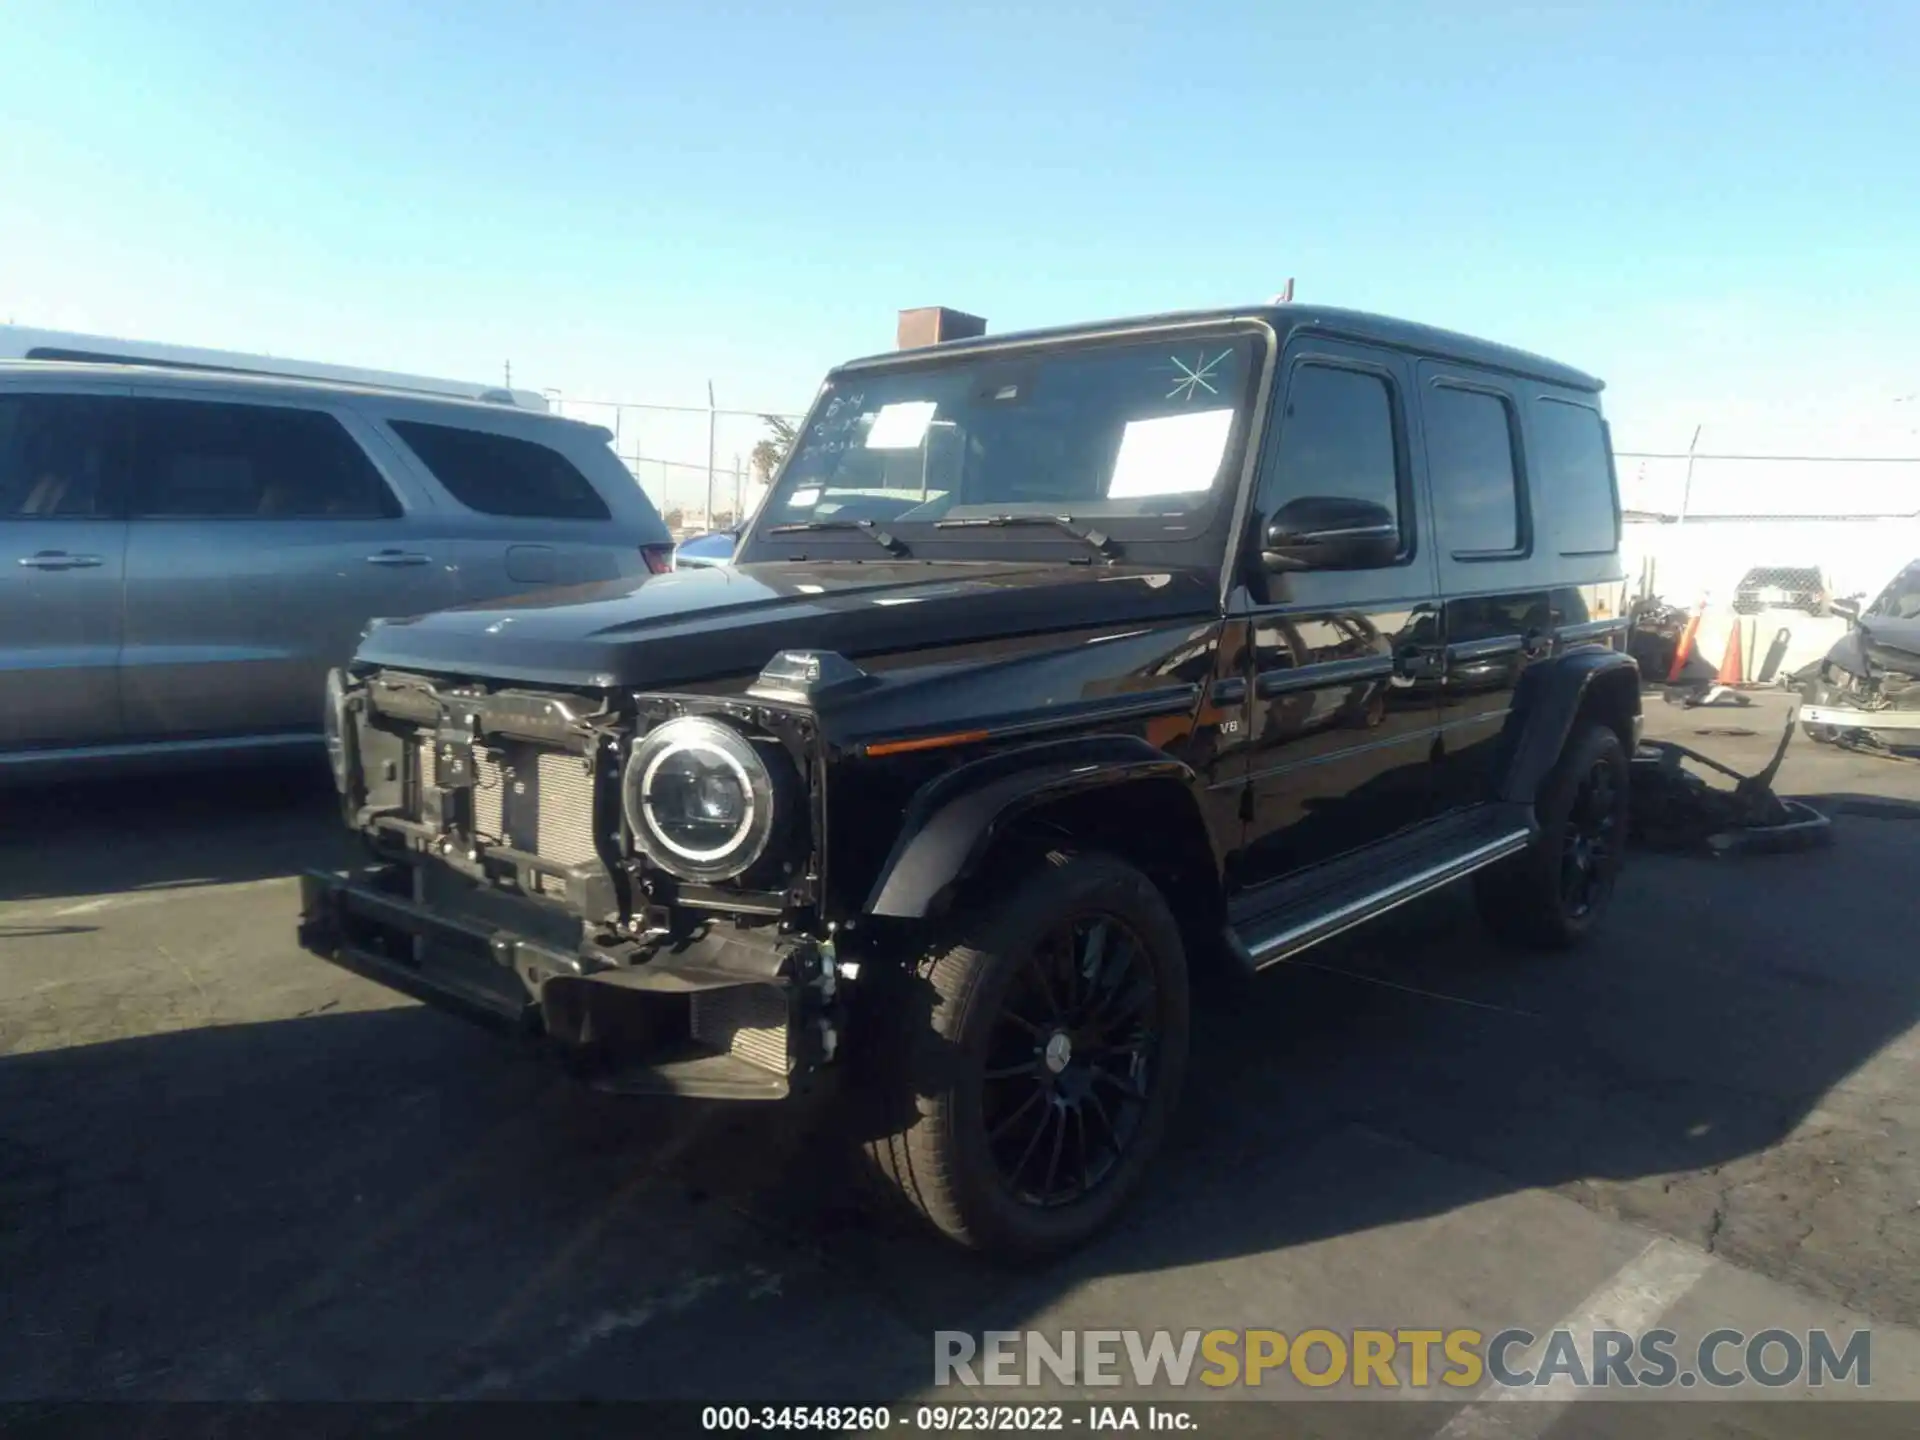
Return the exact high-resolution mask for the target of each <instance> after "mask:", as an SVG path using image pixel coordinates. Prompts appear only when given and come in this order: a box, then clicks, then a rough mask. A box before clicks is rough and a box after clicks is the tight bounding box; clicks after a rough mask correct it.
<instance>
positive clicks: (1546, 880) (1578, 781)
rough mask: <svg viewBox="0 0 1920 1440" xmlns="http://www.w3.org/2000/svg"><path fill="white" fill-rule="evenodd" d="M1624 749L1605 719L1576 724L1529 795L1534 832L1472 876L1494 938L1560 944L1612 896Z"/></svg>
mask: <svg viewBox="0 0 1920 1440" xmlns="http://www.w3.org/2000/svg"><path fill="white" fill-rule="evenodd" d="M1628 784H1629V773H1628V769H1627V753H1626V749H1625V747H1624V746H1622V745H1621V743H1620V737H1619V735H1618V734H1616V733H1615V732H1614V730H1613V728H1612V727H1611V726H1608V725H1603V724H1600V723H1599V722H1597V721H1587V722H1584V723H1581V724H1579V725H1577V726H1576V728H1575V730H1574V733H1573V734H1572V735H1571V736H1570V737H1569V738H1568V741H1567V745H1566V748H1565V749H1563V750H1562V751H1561V752H1560V759H1559V761H1558V763H1557V764H1555V766H1554V767H1553V769H1552V771H1551V772H1549V774H1548V776H1547V778H1546V780H1545V782H1544V783H1543V784H1542V785H1541V787H1540V793H1539V796H1538V798H1537V799H1536V800H1535V802H1534V813H1535V815H1536V817H1537V819H1538V821H1539V824H1540V835H1539V838H1538V839H1537V840H1535V841H1534V843H1533V844H1532V845H1530V846H1529V847H1528V848H1527V849H1525V850H1523V851H1522V852H1521V853H1520V854H1518V855H1516V856H1514V857H1513V858H1512V859H1510V860H1505V861H1502V862H1501V863H1500V864H1498V865H1493V866H1489V867H1488V868H1487V869H1485V870H1483V871H1481V872H1480V873H1479V874H1478V875H1477V876H1475V879H1474V898H1475V900H1476V901H1477V902H1478V903H1479V908H1480V916H1481V919H1482V921H1483V922H1484V923H1485V924H1486V927H1487V928H1488V929H1489V930H1490V931H1492V932H1493V933H1494V934H1495V935H1496V936H1498V937H1499V938H1501V939H1502V940H1506V941H1509V942H1512V943H1515V944H1519V945H1524V946H1528V947H1531V948H1535V949H1546V950H1565V949H1569V948H1571V947H1572V946H1574V945H1577V944H1579V943H1580V942H1581V941H1583V940H1585V939H1586V938H1587V936H1588V935H1590V934H1591V933H1592V932H1593V931H1594V929H1595V928H1596V927H1597V926H1598V924H1599V922H1600V917H1601V916H1602V915H1603V914H1604V913H1605V911H1606V907H1607V903H1608V901H1610V900H1611V899H1612V898H1613V888H1614V882H1615V880H1616V878H1617V877H1618V875H1619V873H1620V864H1621V861H1622V859H1623V858H1624V854H1623V852H1624V849H1625V845H1626V839H1627V794H1628Z"/></svg>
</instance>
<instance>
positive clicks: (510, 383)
mask: <svg viewBox="0 0 1920 1440" xmlns="http://www.w3.org/2000/svg"><path fill="white" fill-rule="evenodd" d="M512 388H513V361H511V360H509V361H507V389H509V390H511V389H512Z"/></svg>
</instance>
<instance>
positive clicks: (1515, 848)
mask: <svg viewBox="0 0 1920 1440" xmlns="http://www.w3.org/2000/svg"><path fill="white" fill-rule="evenodd" d="M1502 808H1503V810H1504V808H1505V807H1502ZM1494 819H1497V821H1498V823H1497V824H1492V825H1489V824H1487V823H1485V821H1486V820H1494ZM1448 829H1449V834H1448V836H1447V840H1448V841H1451V842H1452V843H1442V842H1439V841H1437V840H1429V841H1427V843H1424V844H1422V843H1420V842H1419V841H1418V840H1415V841H1413V842H1407V841H1397V842H1387V843H1386V844H1384V845H1381V846H1372V847H1369V848H1368V849H1366V850H1363V851H1360V852H1359V853H1358V854H1357V855H1351V856H1346V857H1344V858H1343V859H1342V860H1339V861H1335V862H1333V863H1332V864H1331V865H1328V866H1325V867H1316V869H1317V870H1318V871H1324V872H1325V873H1315V872H1309V873H1308V874H1305V875H1300V876H1290V877H1288V878H1287V879H1285V880H1282V881H1278V882H1276V883H1275V885H1274V886H1273V887H1272V888H1273V891H1274V892H1275V894H1274V896H1273V900H1274V903H1272V904H1271V905H1268V906H1266V907H1263V908H1262V909H1261V910H1260V911H1259V912H1258V913H1256V914H1251V915H1248V916H1246V918H1244V919H1240V920H1238V921H1237V922H1236V923H1234V924H1231V925H1229V926H1228V927H1227V940H1228V945H1229V947H1230V948H1231V949H1232V950H1233V951H1234V953H1235V955H1236V956H1237V958H1239V959H1240V960H1241V962H1242V963H1244V964H1245V965H1246V966H1247V968H1248V969H1249V970H1264V969H1265V968H1266V967H1267V966H1269V965H1276V964H1278V963H1279V962H1280V961H1282V960H1285V959H1286V958H1287V957H1288V956H1289V955H1296V954H1298V953H1299V952H1300V951H1302V950H1305V949H1307V948H1308V947H1310V946H1313V945H1318V944H1319V943H1320V942H1321V941H1322V940H1327V939H1330V938H1332V937H1333V936H1335V935H1338V934H1340V933H1341V932H1342V931H1343V930H1351V929H1352V928H1353V927H1354V926H1356V925H1361V924H1364V923H1365V922H1367V921H1369V920H1371V919H1373V918H1374V917H1376V916H1379V915H1384V914H1386V913H1387V911H1389V910H1393V909H1396V908H1397V907H1399V906H1401V905H1405V904H1406V903H1407V902H1408V901H1410V900H1417V899H1419V898H1420V897H1421V896H1422V895H1428V894H1431V893H1432V892H1433V891H1435V890H1438V889H1441V888H1442V887H1443V886H1447V885H1451V884H1452V883H1453V882H1454V881H1456V880H1460V879H1463V878H1464V877H1466V876H1468V875H1471V874H1472V873H1473V872H1474V871H1476V870H1481V869H1484V868H1486V867H1487V866H1489V865H1492V864H1494V863H1495V862H1496V861H1500V860H1504V859H1506V858H1507V857H1508V856H1509V855H1515V854H1518V853H1519V852H1520V851H1522V850H1524V849H1526V848H1527V846H1528V845H1530V844H1532V843H1533V838H1534V830H1533V827H1532V826H1531V824H1530V823H1529V824H1515V823H1513V819H1512V816H1511V815H1510V814H1504V813H1503V814H1500V815H1498V816H1497V817H1495V816H1491V815H1490V816H1487V817H1484V819H1483V820H1482V822H1481V823H1477V824H1474V825H1472V826H1471V827H1470V828H1469V827H1459V828H1455V827H1448ZM1461 829H1466V830H1467V833H1466V834H1465V835H1462V834H1461V833H1460V831H1461ZM1490 832H1491V833H1490ZM1383 850H1391V851H1392V852H1394V856H1393V859H1391V860H1390V859H1388V857H1387V856H1385V855H1383V854H1382V853H1380V852H1382V851H1383ZM1395 860H1398V861H1399V863H1394V861H1395ZM1383 868H1384V869H1386V870H1387V871H1388V872H1389V873H1396V872H1397V874H1398V876H1399V878H1397V879H1394V880H1391V881H1389V882H1388V883H1386V884H1384V885H1383V884H1381V883H1380V875H1381V871H1382V869H1383Z"/></svg>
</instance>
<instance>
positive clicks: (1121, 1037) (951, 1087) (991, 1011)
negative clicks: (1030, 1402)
mask: <svg viewBox="0 0 1920 1440" xmlns="http://www.w3.org/2000/svg"><path fill="white" fill-rule="evenodd" d="M1187 1006H1188V996H1187V968H1186V950H1185V947H1184V945H1183V944H1182V941H1181V934H1180V927H1179V924H1178V923H1177V922H1176V921H1175V919H1174V917H1173V913H1172V911H1171V910H1170V909H1169V908H1168V905H1167V902H1166V899H1165V897H1164V896H1163V895H1162V894H1161V893H1160V891H1159V889H1158V888H1157V887H1156V886H1155V885H1154V883H1153V882H1152V881H1151V880H1149V879H1148V878H1147V877H1146V876H1145V875H1144V874H1142V873H1141V872H1140V871H1139V870H1137V869H1135V868H1134V867H1133V866H1132V865H1129V864H1128V863H1126V862H1125V861H1123V860H1120V859H1118V858H1117V857H1114V856H1111V855H1103V854H1095V853H1068V852H1065V851H1060V850H1055V851H1050V852H1046V853H1044V854H1038V855H1033V856H1032V857H1031V858H1030V859H1028V860H1025V861H1023V862H1020V863H1017V864H1015V863H1009V864H1007V865H1005V866H1003V867H1002V868H1000V869H999V870H998V871H997V872H996V876H995V878H994V879H993V880H992V881H990V882H983V883H982V884H981V885H980V886H979V887H978V888H977V889H976V890H975V892H974V893H973V894H972V895H971V896H969V897H967V898H965V899H963V900H962V901H960V902H959V903H958V904H956V907H955V917H954V920H953V923H952V929H951V931H950V932H949V934H948V935H946V936H945V937H943V938H941V939H939V940H936V941H932V942H931V943H930V944H929V945H928V948H927V950H926V951H925V952H923V956H922V958H921V959H920V960H919V961H918V962H917V963H916V964H914V965H913V966H912V967H911V968H903V969H902V970H901V971H900V972H899V973H898V974H897V975H892V976H891V977H890V979H889V982H888V983H886V985H885V986H884V988H876V989H874V990H871V991H869V992H868V994H867V998H866V1000H865V1002H864V1008H863V1010H862V1011H861V1013H860V1014H858V1015H856V1016H855V1024H856V1025H858V1026H860V1027H861V1028H862V1030H863V1035H862V1036H860V1037H856V1040H855V1042H854V1048H855V1054H856V1061H857V1063H858V1064H859V1065H860V1066H861V1069H860V1071H859V1072H858V1073H859V1081H858V1084H857V1097H856V1098H857V1102H858V1103H857V1104H856V1107H855V1108H856V1113H859V1114H861V1115H863V1116H864V1117H865V1118H864V1119H863V1120H862V1121H861V1124H862V1127H863V1129H862V1133H861V1135H860V1140H861V1147H862V1150H863V1153H864V1155H865V1158H866V1160H867V1162H868V1167H869V1169H870V1170H871V1171H872V1172H873V1173H874V1174H875V1175H876V1176H877V1177H878V1178H879V1179H880V1180H881V1181H882V1182H883V1189H884V1190H885V1191H886V1192H887V1193H888V1194H889V1195H890V1196H891V1197H892V1198H893V1199H894V1200H897V1201H900V1202H904V1204H905V1205H906V1206H907V1207H908V1209H910V1210H911V1211H913V1212H915V1213H917V1214H918V1215H919V1217H920V1218H922V1219H923V1220H926V1221H928V1222H930V1223H931V1224H932V1225H933V1227H934V1228H935V1229H936V1230H938V1231H940V1232H941V1233H943V1234H944V1235H946V1236H947V1237H948V1238H949V1239H952V1240H955V1241H958V1242H959V1243H960V1244H962V1245H966V1246H968V1247H970V1248H974V1249H979V1250H985V1251H990V1252H993V1253H996V1254H1000V1255H1004V1256H1018V1257H1037V1256H1045V1255H1051V1254H1056V1253H1059V1252H1061V1251H1064V1250H1068V1249H1072V1248H1073V1247H1075V1246H1077V1245H1079V1244H1082V1243H1083V1242H1085V1241H1086V1240H1087V1239H1088V1238H1090V1237H1091V1236H1092V1235H1093V1234H1094V1233H1096V1232H1097V1231H1098V1230H1099V1229H1100V1228H1101V1227H1102V1226H1104V1225H1105V1224H1106V1223H1107V1222H1108V1221H1109V1220H1111V1219H1112V1218H1113V1216H1114V1215H1115V1214H1117V1213H1118V1212H1119V1210H1120V1208H1121V1206H1123V1205H1124V1204H1125V1203H1126V1201H1127V1200H1128V1198H1129V1197H1130V1196H1131V1195H1132V1194H1133V1193H1134V1191H1135V1190H1136V1189H1137V1188H1138V1187H1139V1184H1140V1180H1141V1178H1142V1176H1143V1175H1144V1174H1145V1172H1146V1170H1147V1167H1148V1165H1149V1164H1150V1162H1151V1160H1152V1158H1153V1155H1154V1153H1155V1152H1156V1151H1157V1150H1158V1148H1159V1145H1160V1142H1161V1140H1162V1139H1163V1138H1164V1136H1165V1134H1166V1129H1167V1124H1168V1119H1169V1116H1170V1114H1171V1113H1172V1110H1173V1107H1174V1105H1175V1104H1176V1102H1177V1100H1178V1097H1179V1092H1180V1083H1181V1079H1182V1077H1183V1075H1184V1073H1185V1069H1186V1057H1187Z"/></svg>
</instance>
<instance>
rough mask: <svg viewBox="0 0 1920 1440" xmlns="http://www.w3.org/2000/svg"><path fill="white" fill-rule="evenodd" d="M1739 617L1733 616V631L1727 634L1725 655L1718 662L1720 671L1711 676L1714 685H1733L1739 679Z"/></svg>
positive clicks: (1737, 682)
mask: <svg viewBox="0 0 1920 1440" xmlns="http://www.w3.org/2000/svg"><path fill="white" fill-rule="evenodd" d="M1740 670H1741V665H1740V619H1739V617H1738V616H1735V617H1734V621H1733V633H1732V634H1730V635H1728V636H1727V657H1726V659H1724V660H1722V661H1721V662H1720V673H1719V674H1717V675H1715V676H1714V677H1713V683H1714V684H1715V685H1726V686H1734V685H1738V684H1740V683H1741V681H1740Z"/></svg>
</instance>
